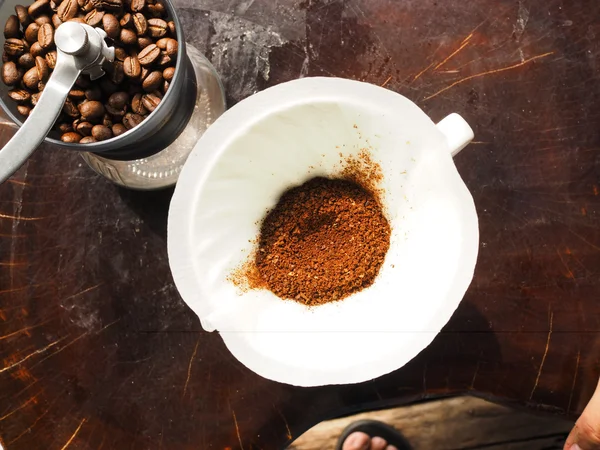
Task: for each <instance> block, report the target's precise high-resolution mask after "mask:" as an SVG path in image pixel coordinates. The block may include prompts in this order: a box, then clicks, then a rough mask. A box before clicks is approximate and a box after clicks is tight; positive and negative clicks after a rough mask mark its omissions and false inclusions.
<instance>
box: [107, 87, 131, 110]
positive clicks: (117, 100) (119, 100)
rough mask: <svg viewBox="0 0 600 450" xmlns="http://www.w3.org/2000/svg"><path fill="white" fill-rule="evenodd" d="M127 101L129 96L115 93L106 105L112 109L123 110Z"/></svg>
mask: <svg viewBox="0 0 600 450" xmlns="http://www.w3.org/2000/svg"><path fill="white" fill-rule="evenodd" d="M128 101H129V95H128V94H127V92H123V91H120V92H115V93H114V94H112V95H111V96H110V97H109V98H108V102H107V103H108V104H109V105H110V106H112V107H113V108H117V109H121V108H123V107H124V106H125V105H126V104H127V102H128Z"/></svg>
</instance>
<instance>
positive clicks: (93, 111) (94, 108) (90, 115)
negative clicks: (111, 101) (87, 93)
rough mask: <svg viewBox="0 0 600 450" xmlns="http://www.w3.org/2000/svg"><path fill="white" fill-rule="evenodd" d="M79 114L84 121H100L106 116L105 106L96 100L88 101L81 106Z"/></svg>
mask: <svg viewBox="0 0 600 450" xmlns="http://www.w3.org/2000/svg"><path fill="white" fill-rule="evenodd" d="M79 112H80V113H81V117H82V118H83V119H86V120H93V119H98V118H100V117H102V116H103V115H104V105H103V104H102V103H100V102H99V101H96V100H88V101H85V102H83V103H81V104H80V105H79Z"/></svg>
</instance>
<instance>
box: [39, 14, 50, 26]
mask: <svg viewBox="0 0 600 450" xmlns="http://www.w3.org/2000/svg"><path fill="white" fill-rule="evenodd" d="M35 23H37V24H38V25H39V26H40V27H41V26H42V25H44V24H45V23H48V24H50V25H52V19H51V18H50V17H49V16H40V17H37V18H36V19H35Z"/></svg>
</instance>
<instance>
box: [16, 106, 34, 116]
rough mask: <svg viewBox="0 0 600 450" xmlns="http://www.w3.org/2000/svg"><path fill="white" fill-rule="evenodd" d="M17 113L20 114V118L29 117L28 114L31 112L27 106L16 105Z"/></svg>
mask: <svg viewBox="0 0 600 450" xmlns="http://www.w3.org/2000/svg"><path fill="white" fill-rule="evenodd" d="M17 111H19V114H21V115H22V116H25V117H27V116H28V115H29V113H30V112H31V108H30V107H29V106H25V105H18V106H17Z"/></svg>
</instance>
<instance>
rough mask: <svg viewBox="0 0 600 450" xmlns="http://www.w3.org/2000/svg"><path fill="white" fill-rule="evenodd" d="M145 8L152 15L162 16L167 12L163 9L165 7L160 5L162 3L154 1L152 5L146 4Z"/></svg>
mask: <svg viewBox="0 0 600 450" xmlns="http://www.w3.org/2000/svg"><path fill="white" fill-rule="evenodd" d="M146 9H147V10H148V12H149V13H150V15H151V16H153V17H164V16H165V15H166V13H167V12H166V10H165V7H164V6H163V5H162V3H155V4H154V5H148V6H147V7H146Z"/></svg>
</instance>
